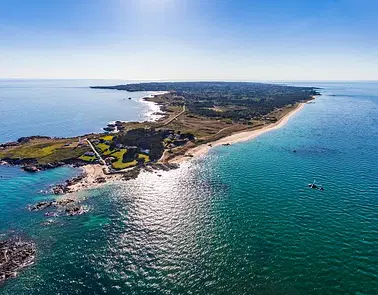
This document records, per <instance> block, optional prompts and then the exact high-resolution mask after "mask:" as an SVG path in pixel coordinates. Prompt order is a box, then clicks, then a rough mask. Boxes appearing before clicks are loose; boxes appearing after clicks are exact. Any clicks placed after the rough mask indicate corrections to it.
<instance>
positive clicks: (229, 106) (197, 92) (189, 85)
mask: <svg viewBox="0 0 378 295" xmlns="http://www.w3.org/2000/svg"><path fill="white" fill-rule="evenodd" d="M93 88H105V89H117V90H127V91H171V92H175V94H176V97H181V98H182V101H183V103H185V104H186V106H187V108H188V109H189V110H190V111H191V112H192V113H196V114H199V115H203V116H207V117H217V118H231V119H233V120H237V119H250V118H254V117H261V116H264V115H266V114H268V113H270V112H271V111H273V110H274V109H275V108H281V107H284V106H286V105H289V104H295V103H297V102H300V101H305V100H308V99H310V98H311V97H312V96H314V95H318V94H319V93H318V91H317V88H314V87H294V86H286V85H277V84H264V83H251V82H159V83H139V84H127V85H117V86H98V87H93ZM214 106H217V107H222V109H223V111H222V112H217V111H214V110H211V108H213V107H214Z"/></svg>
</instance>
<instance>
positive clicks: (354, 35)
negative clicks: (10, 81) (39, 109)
mask: <svg viewBox="0 0 378 295" xmlns="http://www.w3.org/2000/svg"><path fill="white" fill-rule="evenodd" d="M377 11H378V1H376V0H64V1H63V0H33V1H30V0H0V78H54V79H55V78H83V79H125V80H223V81H233V80H239V81H273V80H283V81H292V80H307V81H310V80H378V17H376V13H377Z"/></svg>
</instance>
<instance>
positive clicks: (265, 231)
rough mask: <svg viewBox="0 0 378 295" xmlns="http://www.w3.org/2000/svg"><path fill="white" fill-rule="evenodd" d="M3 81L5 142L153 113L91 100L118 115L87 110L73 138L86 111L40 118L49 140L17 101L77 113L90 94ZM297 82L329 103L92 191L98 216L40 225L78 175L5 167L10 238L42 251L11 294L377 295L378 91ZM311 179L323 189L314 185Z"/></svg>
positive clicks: (1, 188)
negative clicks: (42, 206) (49, 204)
mask: <svg viewBox="0 0 378 295" xmlns="http://www.w3.org/2000/svg"><path fill="white" fill-rule="evenodd" d="M82 82H83V81H80V82H75V83H79V84H80V85H81V86H82V87H84V85H83V84H82ZM2 83H3V82H0V101H1V103H2V107H1V111H0V112H1V113H0V114H1V115H0V116H1V122H2V124H6V125H5V127H3V126H4V125H2V126H1V131H0V132H1V136H2V138H1V139H2V140H3V141H4V140H13V139H16V138H17V137H19V136H20V135H32V134H35V133H38V134H41V132H46V134H51V135H55V136H66V135H78V134H80V133H83V132H84V133H85V132H94V131H98V130H100V129H101V127H103V124H104V123H107V121H111V120H117V119H121V120H134V119H135V118H141V117H143V112H146V111H147V110H146V109H144V106H139V105H137V104H136V103H135V109H134V111H133V112H129V111H127V110H124V111H121V110H116V109H117V106H118V107H119V106H120V105H122V106H123V105H126V104H128V103H129V101H125V102H124V101H123V97H125V94H126V93H122V92H109V93H106V91H104V92H101V94H98V96H97V94H96V95H95V94H93V96H94V97H97V98H96V99H99V100H101V102H99V101H96V102H93V105H94V107H95V108H97V107H99V108H100V107H101V105H107V106H108V107H109V109H107V110H110V112H108V111H105V110H104V113H103V114H102V115H103V116H104V117H101V118H97V119H98V120H96V116H97V114H99V113H101V112H97V111H95V110H94V111H93V112H92V104H91V103H89V104H88V105H87V107H86V108H85V109H86V111H87V112H85V114H93V116H89V117H90V119H88V121H87V120H84V119H83V120H82V121H81V125H82V126H80V127H72V128H74V129H72V130H68V129H67V128H65V126H68V125H69V122H70V119H69V118H70V117H72V116H73V117H74V116H75V112H76V111H77V110H78V109H77V108H74V107H72V106H71V107H69V108H68V111H69V114H70V115H69V116H65V115H64V112H63V111H62V110H59V111H57V112H58V114H60V112H62V113H61V114H62V115H56V116H53V117H49V116H47V115H46V114H40V113H41V112H42V111H39V112H38V111H37V110H34V109H33V110H32V111H33V112H35V113H36V114H40V115H41V117H39V118H40V119H39V120H48V119H49V120H50V121H49V122H50V123H49V125H51V126H57V128H56V129H54V128H52V129H51V132H47V130H48V129H46V128H42V129H38V122H39V121H38V117H37V116H36V117H35V118H33V122H34V123H33V124H31V123H29V118H30V117H28V116H17V117H15V116H16V115H15V114H18V113H22V112H23V111H24V110H23V107H24V106H23V105H22V103H18V101H19V100H20V101H22V99H23V97H24V96H22V97H19V96H18V95H20V93H29V92H33V93H34V94H33V96H32V97H34V98H30V100H31V101H29V102H28V105H29V106H30V107H31V106H33V108H34V107H37V108H38V107H39V103H38V102H36V101H34V99H36V100H38V99H41V101H43V102H46V101H49V99H48V97H50V100H52V101H51V102H50V103H51V105H49V110H50V112H54V108H55V107H54V104H55V102H54V97H60V102H59V105H60V104H64V105H69V104H70V101H71V100H70V99H71V98H70V97H71V96H70V95H69V93H71V94H72V96H73V97H76V98H79V97H82V95H81V94H83V96H85V97H86V98H85V100H86V101H91V99H90V97H91V95H92V94H90V91H91V90H88V89H82V88H70V90H69V91H68V92H65V91H63V90H61V88H59V87H57V88H55V90H53V89H50V88H49V89H48V92H49V93H50V94H49V95H46V96H43V97H44V98H40V97H41V95H42V94H41V93H45V91H46V90H44V89H42V88H41V89H40V88H39V87H38V86H37V84H38V83H37V82H33V83H37V84H35V86H34V87H33V88H32V89H30V88H29V90H27V91H26V90H25V91H23V90H17V91H15V92H13V94H12V93H9V92H12V91H9V90H5V93H7V94H6V95H5V96H4V95H3V93H4V90H3V89H4V85H3V86H2ZM6 83H8V82H6ZM19 83H21V84H19V88H22V87H23V84H22V83H23V82H19ZM44 83H45V82H44ZM46 83H47V82H46ZM48 83H52V84H54V85H58V84H59V85H67V84H66V83H67V81H49V82H48ZM60 83H62V84H60ZM105 83H106V82H105V81H97V83H96V84H105ZM106 84H109V83H106ZM286 84H291V85H307V86H318V87H321V88H322V89H321V92H322V94H323V95H322V96H320V97H318V98H316V100H315V101H314V103H312V104H307V105H306V106H305V107H304V109H303V110H301V111H300V112H299V113H298V114H296V115H295V116H294V117H292V118H291V119H290V120H289V122H288V123H287V124H286V125H285V126H284V127H282V128H281V129H278V130H274V131H271V132H268V133H265V134H263V135H261V136H260V137H258V138H256V139H254V140H251V141H248V142H243V143H238V144H233V145H231V146H220V147H216V148H214V149H212V150H211V151H210V152H209V153H208V154H207V155H205V156H204V157H201V158H198V159H194V160H192V161H190V162H187V163H184V164H182V165H181V167H180V168H179V169H177V170H172V171H167V172H161V174H162V177H158V176H157V175H156V174H148V173H142V174H141V175H140V176H139V177H138V178H137V179H135V180H131V181H128V182H124V183H115V184H108V185H106V186H104V187H102V188H100V189H92V190H88V191H85V192H82V193H80V194H81V195H82V197H84V198H87V199H86V201H85V204H86V205H88V206H89V208H90V212H89V213H88V214H86V215H82V216H75V217H60V218H58V219H57V220H56V222H55V223H53V224H51V225H49V226H43V225H41V224H42V223H43V222H44V221H45V220H46V219H45V217H44V216H43V212H37V213H34V212H29V211H28V210H27V209H26V207H27V205H28V204H32V203H34V202H36V201H38V200H41V199H45V198H47V197H48V196H46V195H43V194H42V193H41V192H40V191H41V190H45V189H47V188H48V187H49V185H51V184H53V183H59V182H62V181H64V180H65V179H67V178H69V177H71V176H73V175H75V174H77V173H79V172H78V170H76V169H73V168H69V167H60V168H58V169H55V170H50V171H44V172H41V173H37V174H28V173H26V172H23V171H21V170H20V169H18V168H16V167H4V166H0V175H1V178H0V212H1V214H0V235H9V234H18V235H21V236H24V237H26V238H30V239H33V240H34V241H35V242H36V244H37V248H38V254H37V259H36V263H35V264H34V265H33V266H31V267H29V268H27V269H25V270H23V271H22V272H21V273H20V274H19V276H18V277H17V278H15V279H11V280H9V281H7V282H6V284H5V285H4V286H2V287H0V294H359V295H361V294H378V193H377V191H378V181H377V179H378V165H377V164H376V163H378V151H377V148H378V83H374V82H363V83H362V82H348V83H345V82H337V83H336V82H328V83H326V82H322V83H320V82H306V83H304V82H303V83H298V82H290V83H286ZM89 85H92V84H89ZM25 87H26V86H25ZM26 88H27V87H26ZM55 92H57V94H56V96H55V95H53V93H55ZM63 92H65V93H66V94H65V95H61V94H62V93H63ZM38 93H40V94H38ZM84 93H86V95H84ZM23 95H24V94H23ZM113 95H115V96H114V97H113ZM118 95H119V97H116V96H118ZM135 95H138V94H135ZM68 96H70V97H68ZM126 96H127V95H126ZM4 97H5V99H4ZM100 97H102V99H100ZM107 98H109V101H105V100H106V99H107ZM66 99H67V100H68V101H65V100H66ZM9 100H11V101H12V103H10V102H9ZM132 101H133V103H134V99H133V100H132ZM4 102H5V104H4ZM16 102H17V103H16ZM130 103H131V102H130ZM43 104H44V105H43V106H41V108H42V109H43V108H45V107H46V105H45V103H43ZM97 104H100V105H97ZM139 104H140V103H139ZM3 105H5V108H10V109H8V110H6V109H4V108H3ZM142 105H143V104H142ZM128 106H129V105H127V107H126V108H125V109H128ZM113 108H114V109H113ZM100 109H101V108H100ZM137 110H138V111H137ZM143 110H144V111H143ZM11 112H12V114H13V115H11V114H10V113H11ZM112 112H114V114H117V117H116V118H113V117H112ZM122 114H124V116H122ZM67 118H68V119H67ZM92 120H93V121H92ZM16 122H18V123H16ZM29 125H30V130H28V126H29ZM72 125H75V124H72ZM42 126H44V125H41V127H42ZM17 127H20V128H21V129H19V128H17ZM76 128H77V129H76ZM80 130H82V131H80ZM85 130H86V131H85ZM53 132H55V134H52V133H53ZM69 132H72V133H74V132H77V133H75V134H69ZM314 180H316V183H317V184H319V185H323V187H324V191H318V190H312V189H310V188H309V187H308V186H307V184H308V183H311V182H313V181H314Z"/></svg>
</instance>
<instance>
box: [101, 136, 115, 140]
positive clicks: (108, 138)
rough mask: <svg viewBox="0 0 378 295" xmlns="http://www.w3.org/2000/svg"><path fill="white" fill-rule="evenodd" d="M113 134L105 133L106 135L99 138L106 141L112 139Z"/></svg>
mask: <svg viewBox="0 0 378 295" xmlns="http://www.w3.org/2000/svg"><path fill="white" fill-rule="evenodd" d="M113 137H114V136H113V135H106V136H104V137H101V139H103V140H106V141H111V140H113Z"/></svg>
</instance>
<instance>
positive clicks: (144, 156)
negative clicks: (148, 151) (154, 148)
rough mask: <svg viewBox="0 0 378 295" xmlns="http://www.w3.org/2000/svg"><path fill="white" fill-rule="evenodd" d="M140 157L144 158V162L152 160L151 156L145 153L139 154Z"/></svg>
mask: <svg viewBox="0 0 378 295" xmlns="http://www.w3.org/2000/svg"><path fill="white" fill-rule="evenodd" d="M138 158H139V159H143V160H144V163H147V162H149V161H150V157H149V156H147V155H145V154H138Z"/></svg>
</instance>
